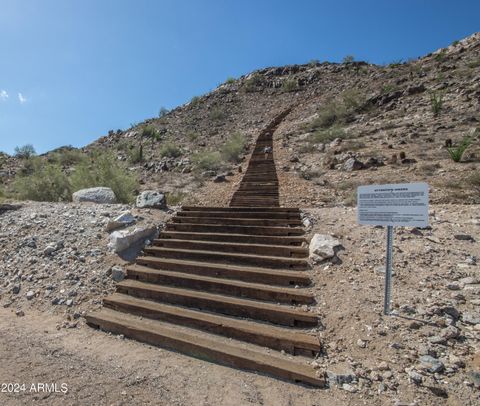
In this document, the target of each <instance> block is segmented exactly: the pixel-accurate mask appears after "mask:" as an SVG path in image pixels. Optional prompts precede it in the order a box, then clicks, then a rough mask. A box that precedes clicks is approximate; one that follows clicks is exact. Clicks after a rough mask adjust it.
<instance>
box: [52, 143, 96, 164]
mask: <svg viewBox="0 0 480 406" xmlns="http://www.w3.org/2000/svg"><path fill="white" fill-rule="evenodd" d="M86 158H87V156H86V154H85V153H84V152H82V151H80V150H78V149H75V148H70V147H68V148H62V149H61V150H58V151H56V152H54V153H53V154H52V155H51V156H50V157H49V160H50V161H51V162H53V163H57V164H59V165H62V166H72V165H76V164H78V163H79V162H82V161H83V160H85V159H86Z"/></svg>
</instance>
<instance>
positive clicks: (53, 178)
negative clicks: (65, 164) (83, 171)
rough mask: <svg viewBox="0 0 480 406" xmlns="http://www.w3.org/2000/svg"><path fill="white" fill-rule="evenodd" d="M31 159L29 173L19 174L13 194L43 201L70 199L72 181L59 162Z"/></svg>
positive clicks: (19, 197)
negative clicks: (70, 181)
mask: <svg viewBox="0 0 480 406" xmlns="http://www.w3.org/2000/svg"><path fill="white" fill-rule="evenodd" d="M30 161H31V169H30V171H29V173H25V174H23V175H19V176H18V177H17V178H15V180H14V182H13V185H12V190H13V195H14V196H15V197H16V198H17V199H19V200H36V201H41V202H58V201H67V200H70V197H71V187H70V183H69V181H68V178H67V175H65V173H64V172H62V169H61V168H60V166H59V165H58V164H55V163H49V162H46V161H45V160H42V159H40V158H39V159H32V160H30Z"/></svg>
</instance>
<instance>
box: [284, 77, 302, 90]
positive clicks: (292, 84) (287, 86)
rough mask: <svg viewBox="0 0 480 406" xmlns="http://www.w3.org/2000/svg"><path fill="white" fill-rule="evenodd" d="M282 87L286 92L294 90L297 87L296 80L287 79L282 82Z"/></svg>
mask: <svg viewBox="0 0 480 406" xmlns="http://www.w3.org/2000/svg"><path fill="white" fill-rule="evenodd" d="M282 89H283V90H284V91H286V92H294V91H295V90H297V89H298V82H297V81H296V80H295V79H287V80H286V81H285V82H283V84H282Z"/></svg>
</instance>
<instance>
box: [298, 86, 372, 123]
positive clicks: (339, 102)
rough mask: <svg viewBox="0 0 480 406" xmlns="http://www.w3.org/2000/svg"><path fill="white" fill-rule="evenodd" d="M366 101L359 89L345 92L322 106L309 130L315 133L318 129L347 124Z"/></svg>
mask: <svg viewBox="0 0 480 406" xmlns="http://www.w3.org/2000/svg"><path fill="white" fill-rule="evenodd" d="M365 99H366V98H365V95H364V93H362V92H361V91H360V90H357V89H351V90H347V91H345V92H343V93H342V94H341V96H340V97H338V98H336V99H330V100H328V101H327V102H326V103H325V104H323V105H321V106H320V108H319V109H318V111H317V117H316V118H315V119H314V120H313V121H312V122H311V123H310V124H309V125H308V126H307V129H308V130H309V131H314V130H316V129H318V128H329V127H331V126H333V125H337V126H338V125H341V124H346V123H347V122H348V121H350V120H351V119H352V117H353V115H354V113H355V112H356V111H358V110H360V109H361V108H362V107H363V106H364V105H365Z"/></svg>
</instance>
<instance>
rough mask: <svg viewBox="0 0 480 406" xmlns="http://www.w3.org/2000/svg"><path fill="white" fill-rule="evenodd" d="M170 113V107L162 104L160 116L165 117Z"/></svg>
mask: <svg viewBox="0 0 480 406" xmlns="http://www.w3.org/2000/svg"><path fill="white" fill-rule="evenodd" d="M168 113H169V111H168V109H167V108H165V107H163V106H162V107H160V110H159V111H158V117H159V118H162V117H165V116H166V115H167V114H168Z"/></svg>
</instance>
